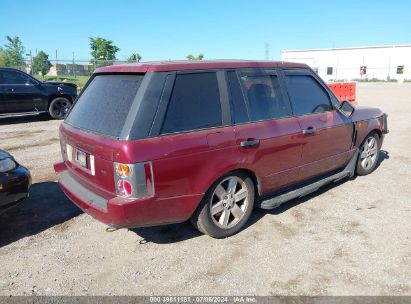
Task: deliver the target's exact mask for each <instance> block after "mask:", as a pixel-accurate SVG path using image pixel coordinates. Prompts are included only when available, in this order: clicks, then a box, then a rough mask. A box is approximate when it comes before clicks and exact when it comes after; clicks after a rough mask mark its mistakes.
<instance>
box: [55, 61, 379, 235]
mask: <svg viewBox="0 0 411 304" xmlns="http://www.w3.org/2000/svg"><path fill="white" fill-rule="evenodd" d="M259 67H261V68H270V67H272V68H276V67H286V68H292V67H301V68H307V66H306V65H303V64H294V63H282V62H281V63H280V62H272V61H269V62H255V61H234V60H233V61H203V62H187V61H185V62H161V63H142V64H132V65H121V66H108V67H103V68H99V69H98V70H97V71H96V73H124V72H126V73H145V72H160V71H180V70H204V69H223V68H259ZM381 115H382V112H381V111H379V110H375V109H362V108H358V109H356V111H355V112H354V114H353V116H352V120H353V122H354V123H355V124H356V126H357V131H358V134H357V142H356V143H355V146H352V138H353V122H352V121H351V120H350V119H349V118H347V117H345V116H343V115H342V114H340V113H339V112H337V111H332V112H326V113H315V114H311V115H305V116H298V117H287V118H282V119H277V120H274V119H273V120H266V121H259V122H252V123H244V124H237V125H232V126H224V127H217V128H210V129H206V130H196V131H191V132H182V133H177V134H168V135H160V136H156V137H147V138H144V139H139V140H118V139H114V138H109V137H106V136H101V135H97V134H93V133H90V132H87V131H84V130H81V129H78V128H75V127H73V126H70V125H68V124H67V123H63V124H62V125H61V127H60V139H61V145H62V149H63V161H62V162H60V163H57V164H55V166H54V169H55V171H56V174H57V179H58V181H59V184H60V186H61V188H62V189H63V191H64V192H65V193H66V194H67V196H68V197H69V198H70V199H71V200H73V201H74V202H75V203H76V204H77V205H78V206H79V207H80V208H82V209H83V210H84V211H86V212H87V213H89V214H91V215H92V216H93V217H95V218H97V219H98V220H100V221H102V222H104V223H107V224H109V225H114V226H116V227H137V226H146V225H156V224H164V223H173V222H181V221H185V220H187V219H189V218H190V216H191V215H192V214H193V212H194V211H195V209H196V207H197V206H198V204H199V203H200V202H201V199H202V198H203V196H204V194H205V193H206V191H207V190H208V189H209V187H210V186H211V185H212V184H213V183H214V182H215V181H216V180H217V179H218V178H220V177H221V176H223V175H224V174H227V173H228V172H231V171H234V170H239V169H241V170H248V171H249V172H251V173H252V174H253V175H254V176H255V177H256V179H257V181H258V188H259V194H261V195H267V194H269V193H271V192H273V191H276V190H279V189H281V188H284V187H287V186H290V185H293V184H296V183H298V182H302V181H304V180H306V179H308V178H311V177H314V176H318V175H320V174H322V173H325V172H328V171H331V170H334V169H338V168H340V167H342V166H344V165H345V164H346V163H347V162H348V160H349V159H350V157H351V156H352V155H353V153H354V151H355V149H356V147H358V145H359V144H360V143H361V142H362V140H363V139H364V137H365V136H366V135H367V134H368V133H369V132H370V131H372V130H380V133H381V130H382V126H381ZM309 127H313V128H315V129H316V132H315V133H314V134H313V135H304V134H303V132H302V131H303V130H306V129H307V128H309ZM250 140H258V141H259V142H258V144H257V145H255V146H252V147H242V146H241V143H242V142H244V141H250ZM66 144H69V145H70V146H72V147H73V148H74V149H75V148H78V149H80V150H81V151H84V152H86V153H88V154H90V155H92V156H94V162H95V173H94V175H93V174H92V172H91V170H89V169H84V168H82V167H81V166H80V165H77V164H75V163H74V162H73V161H69V159H68V157H67V154H65V153H67V151H65V147H66ZM115 162H117V163H123V164H139V163H147V162H149V163H150V165H151V166H152V167H151V169H152V176H150V178H152V181H153V184H154V194H153V195H152V196H151V197H149V198H147V197H145V198H139V199H124V198H121V197H119V196H117V194H116V189H115V188H116V185H115V176H114V174H115V172H114V163H115ZM67 174H69V176H70V181H68V180H65V177H66V178H67V176H68V175H67ZM73 183H74V186H73ZM76 186H78V187H77V188H81V189H86V191H83V192H81V191H80V192H79V191H75V190H74V189H75V188H76ZM87 191H88V192H87ZM90 192H91V193H93V194H96V195H97V196H98V197H99V198H101V200H102V201H104V202H105V203H106V206H107V208H106V209H104V210H102V209H100V208H97V207H95V206H94V205H93V204H91V203H90V200H89V198H87V197H85V196H84V195H85V194H84V193H90ZM150 195H151V193H150Z"/></svg>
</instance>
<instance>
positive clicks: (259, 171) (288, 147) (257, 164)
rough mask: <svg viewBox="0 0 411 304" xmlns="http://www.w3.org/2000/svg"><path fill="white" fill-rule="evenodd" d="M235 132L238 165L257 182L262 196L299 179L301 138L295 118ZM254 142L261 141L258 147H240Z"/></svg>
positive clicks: (255, 125)
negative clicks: (238, 157) (256, 179)
mask: <svg viewBox="0 0 411 304" xmlns="http://www.w3.org/2000/svg"><path fill="white" fill-rule="evenodd" d="M235 133H236V140H237V146H238V154H239V155H240V157H241V160H240V161H241V164H242V166H243V167H245V168H247V169H249V170H251V171H252V172H254V173H255V174H256V176H257V177H258V178H259V179H260V190H261V194H263V195H265V194H268V193H270V192H272V191H273V190H275V189H279V188H282V187H285V186H288V185H290V184H291V183H293V182H295V181H296V180H298V176H299V168H298V166H299V165H301V153H302V135H301V129H300V126H299V124H298V121H297V119H296V118H295V117H290V118H284V119H278V120H267V121H261V122H255V123H249V124H244V125H237V126H235ZM254 139H257V140H259V141H260V144H259V145H258V146H255V147H250V148H243V147H240V143H241V142H242V141H245V140H254Z"/></svg>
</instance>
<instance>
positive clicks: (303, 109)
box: [286, 73, 333, 115]
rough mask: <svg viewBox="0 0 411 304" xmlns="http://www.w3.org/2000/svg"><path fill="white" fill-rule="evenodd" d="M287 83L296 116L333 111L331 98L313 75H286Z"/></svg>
mask: <svg viewBox="0 0 411 304" xmlns="http://www.w3.org/2000/svg"><path fill="white" fill-rule="evenodd" d="M286 82H287V87H288V94H289V96H290V99H291V101H292V103H293V107H294V112H295V115H305V114H311V113H321V112H326V111H331V110H332V109H333V108H332V106H331V101H330V96H329V95H328V93H327V92H326V91H325V89H324V88H323V87H322V86H321V84H319V83H318V81H317V80H316V79H314V77H312V76H311V75H305V74H298V73H296V74H292V73H286Z"/></svg>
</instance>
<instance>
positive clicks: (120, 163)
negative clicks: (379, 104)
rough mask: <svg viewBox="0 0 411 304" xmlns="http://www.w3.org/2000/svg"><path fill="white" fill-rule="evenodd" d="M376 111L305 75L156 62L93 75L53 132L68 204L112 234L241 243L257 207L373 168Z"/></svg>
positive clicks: (257, 66)
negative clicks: (135, 230)
mask: <svg viewBox="0 0 411 304" xmlns="http://www.w3.org/2000/svg"><path fill="white" fill-rule="evenodd" d="M386 118H387V116H386V115H385V114H383V112H381V111H380V110H379V109H374V108H355V107H354V106H352V105H351V104H350V103H349V102H347V101H346V102H342V103H340V101H339V100H338V99H337V97H336V96H335V95H334V94H333V92H332V91H331V89H330V88H329V87H328V86H327V85H326V84H325V83H324V82H323V81H322V80H321V79H320V78H319V76H318V75H317V74H316V73H315V72H313V71H312V70H311V69H310V68H309V67H308V66H306V65H304V64H297V63H284V62H272V61H270V62H258V61H201V62H154V63H141V64H133V65H121V66H109V67H103V68H99V69H97V70H96V72H95V73H94V75H93V76H92V79H91V81H90V82H89V83H88V85H87V86H86V88H85V89H84V90H83V92H82V94H81V95H80V96H79V98H78V99H77V101H76V102H75V104H74V106H73V108H72V109H71V111H70V112H69V114H68V116H67V118H66V120H65V121H64V123H62V124H61V126H60V141H61V148H62V157H63V160H62V162H59V163H57V164H55V165H54V169H55V171H56V173H57V178H58V182H59V184H60V186H61V188H62V189H63V191H64V192H65V193H66V195H67V196H68V197H69V198H70V199H71V200H72V201H73V202H74V203H76V204H77V205H78V206H79V207H80V208H82V209H83V210H84V211H85V212H87V213H89V214H91V215H92V216H94V217H95V218H96V219H98V220H100V221H102V222H104V223H107V224H108V225H111V226H114V227H138V226H147V225H159V224H166V223H176V222H183V221H186V220H188V219H191V221H192V223H193V224H194V226H195V227H197V228H198V229H199V230H200V231H201V232H203V233H206V234H209V235H210V236H212V237H216V238H222V237H227V236H230V235H232V234H234V233H237V232H238V231H240V230H241V229H242V228H243V227H244V225H245V224H246V222H247V220H248V219H249V217H250V214H251V212H252V209H253V207H254V206H259V207H261V208H264V209H270V208H275V207H277V206H279V205H281V204H282V203H283V202H285V201H288V200H290V199H293V198H296V197H300V196H303V195H305V194H308V193H311V192H313V191H315V190H316V189H318V188H319V187H321V186H323V185H325V184H327V183H330V182H333V181H336V180H340V179H343V178H347V177H351V176H353V175H354V174H355V173H357V174H358V175H366V174H369V173H371V172H372V171H373V170H374V169H375V168H376V166H377V162H378V156H379V151H380V147H381V145H382V142H383V139H384V134H385V133H387V119H386Z"/></svg>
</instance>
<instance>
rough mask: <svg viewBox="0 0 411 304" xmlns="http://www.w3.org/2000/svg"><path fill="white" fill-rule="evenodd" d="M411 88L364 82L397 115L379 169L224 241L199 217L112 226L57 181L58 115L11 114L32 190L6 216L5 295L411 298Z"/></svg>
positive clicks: (365, 97) (258, 218)
mask: <svg viewBox="0 0 411 304" xmlns="http://www.w3.org/2000/svg"><path fill="white" fill-rule="evenodd" d="M410 96H411V85H410V84H403V85H400V84H360V85H359V88H358V99H359V101H360V104H361V105H375V106H378V107H380V108H382V109H383V110H384V111H386V112H387V113H388V114H389V127H390V131H391V132H390V134H388V136H387V137H386V140H385V143H384V146H383V153H382V154H381V158H380V162H381V163H380V166H379V167H378V168H377V170H376V171H375V172H374V173H373V174H371V175H369V176H367V177H358V178H355V179H353V180H349V181H344V182H340V183H338V184H337V185H333V186H329V187H327V188H325V189H323V190H322V191H320V192H317V193H315V194H313V195H311V196H309V197H306V198H304V199H300V200H294V201H292V202H289V203H287V204H285V205H283V206H282V207H280V208H278V209H276V210H273V211H271V212H266V211H259V210H256V211H255V213H254V215H253V216H252V218H251V221H250V225H249V226H248V227H247V229H245V230H244V231H243V232H241V233H239V234H238V235H236V236H234V237H231V238H228V239H224V240H215V239H211V238H209V237H207V236H203V235H200V234H199V233H197V232H196V231H194V230H193V228H191V226H190V224H188V223H184V224H179V225H171V226H163V227H154V228H140V229H134V230H126V229H123V230H118V231H115V232H106V231H105V228H106V226H105V225H103V224H101V223H99V222H97V221H95V220H94V219H92V218H91V217H89V216H88V215H85V214H82V213H81V211H80V210H79V209H78V208H77V207H75V206H74V205H73V204H72V203H71V202H70V201H68V199H66V198H65V196H64V195H63V194H62V192H61V191H60V190H59V188H58V186H57V184H56V183H55V182H54V175H53V171H52V164H53V162H55V161H57V160H58V159H59V158H60V152H59V143H58V135H57V129H58V126H59V122H57V121H49V120H47V119H45V118H40V117H34V118H18V119H7V120H2V121H0V147H1V148H3V149H6V150H9V151H10V152H12V153H13V154H14V156H15V157H16V158H17V159H18V160H19V161H20V162H21V163H23V164H26V165H27V166H28V167H29V168H30V170H31V172H32V174H33V178H34V184H33V187H32V189H31V196H30V199H29V200H28V201H26V202H25V203H24V204H23V205H21V206H20V207H19V208H16V209H14V210H10V211H9V212H7V213H5V214H4V215H2V216H0V261H1V267H0V295H30V294H40V295H72V294H75V295H83V294H84V295H152V294H156V295H170V294H175V295H217V294H219V295H222V294H228V295H238V294H247V295H278V294H281V295H297V294H298V295H301V294H304V295H411V283H410V282H411V239H410V238H411V152H410V151H411V135H410V134H411V119H410V114H411V101H410V100H409V97H410Z"/></svg>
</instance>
